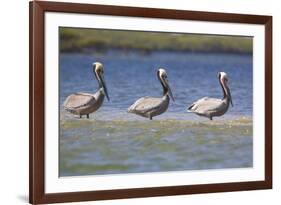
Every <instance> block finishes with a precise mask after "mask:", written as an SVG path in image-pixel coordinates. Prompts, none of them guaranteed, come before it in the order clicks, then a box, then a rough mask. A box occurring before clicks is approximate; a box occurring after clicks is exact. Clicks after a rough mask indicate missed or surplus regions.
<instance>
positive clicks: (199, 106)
mask: <svg viewBox="0 0 281 205" xmlns="http://www.w3.org/2000/svg"><path fill="white" fill-rule="evenodd" d="M218 79H219V82H220V85H221V87H222V91H223V98H222V99H216V98H209V97H204V98H201V99H199V100H198V101H196V102H194V103H193V104H192V105H191V106H189V107H188V108H187V111H188V112H192V113H195V114H197V115H199V116H204V117H207V118H209V119H210V120H212V119H213V117H218V116H222V115H224V114H225V113H226V112H227V110H228V108H229V104H230V103H231V105H232V106H233V104H232V98H231V93H230V90H229V87H228V85H227V82H228V78H227V74H226V73H225V72H219V73H218Z"/></svg>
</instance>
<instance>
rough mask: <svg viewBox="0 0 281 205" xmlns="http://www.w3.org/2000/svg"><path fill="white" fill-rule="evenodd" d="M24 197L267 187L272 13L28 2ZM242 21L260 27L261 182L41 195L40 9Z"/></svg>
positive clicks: (45, 199) (69, 198) (49, 199)
mask: <svg viewBox="0 0 281 205" xmlns="http://www.w3.org/2000/svg"><path fill="white" fill-rule="evenodd" d="M29 9H30V10H29V21H30V30H29V32H30V33H29V43H30V44H29V47H30V50H29V52H30V53H29V63H30V65H29V66H30V71H29V77H30V80H29V83H30V85H29V86H30V88H29V91H30V97H29V101H30V102H29V103H30V104H29V123H30V125H29V126H30V127H29V131H30V139H29V141H30V143H29V147H30V148H29V163H30V164H29V201H30V203H34V204H39V203H55V202H73V201H88V200H104V199H120V198H135V197H152V196H167V195H180V194H196V193H210V192H226V191H240V190H254V189H270V188H272V16H260V15H245V14H243V15H241V14H226V13H213V12H199V11H183V10H168V9H154V8H136V7H119V6H104V5H93V4H75V3H58V2H41V1H33V2H30V4H29ZM48 11H51V12H67V13H84V14H103V15H113V16H131V17H144V18H146V17H151V18H163V19H184V20H197V21H210V22H229V23H248V24H259V25H264V26H265V147H264V148H265V180H264V181H251V182H235V183H220V184H205V185H186V186H169V187H151V188H137V189H119V190H105V191H87V192H71V193H54V194H46V193H45V191H44V184H45V183H44V98H45V93H44V13H45V12H48Z"/></svg>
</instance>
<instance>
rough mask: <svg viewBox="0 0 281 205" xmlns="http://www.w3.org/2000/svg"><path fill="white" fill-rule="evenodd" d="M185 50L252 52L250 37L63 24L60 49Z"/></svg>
mask: <svg viewBox="0 0 281 205" xmlns="http://www.w3.org/2000/svg"><path fill="white" fill-rule="evenodd" d="M110 50H116V51H119V52H120V51H121V52H124V53H126V52H132V51H134V52H138V53H141V54H148V55H149V54H150V53H152V52H155V51H156V52H162V51H163V52H181V53H182V52H184V53H231V54H252V52H253V40H252V38H251V37H241V36H240V37H237V36H236V37H235V36H214V35H198V34H169V33H168V34H167V33H157V32H140V31H115V30H97V29H75V28H60V52H64V53H77V52H81V53H93V52H95V53H106V52H108V51H110Z"/></svg>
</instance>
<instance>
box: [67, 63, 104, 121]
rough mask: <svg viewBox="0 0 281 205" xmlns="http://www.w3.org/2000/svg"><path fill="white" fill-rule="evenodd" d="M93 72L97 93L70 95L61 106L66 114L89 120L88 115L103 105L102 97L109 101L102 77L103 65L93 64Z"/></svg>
mask: <svg viewBox="0 0 281 205" xmlns="http://www.w3.org/2000/svg"><path fill="white" fill-rule="evenodd" d="M93 72H94V74H95V76H96V79H97V80H98V83H99V89H98V91H97V92H96V93H94V94H91V93H81V92H79V93H74V94H71V95H69V96H68V97H67V98H66V100H65V101H64V104H63V106H64V108H65V109H66V110H67V111H68V112H70V113H72V114H74V115H79V116H80V118H81V117H82V116H83V115H87V118H89V114H90V113H93V112H95V111H96V110H98V109H99V108H100V106H101V105H102V103H103V99H104V96H106V98H107V99H108V101H109V97H108V94H107V88H106V84H105V81H104V77H103V65H102V64H101V63H99V62H96V63H93Z"/></svg>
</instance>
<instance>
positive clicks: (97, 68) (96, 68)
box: [93, 62, 109, 101]
mask: <svg viewBox="0 0 281 205" xmlns="http://www.w3.org/2000/svg"><path fill="white" fill-rule="evenodd" d="M93 72H94V74H95V76H96V78H97V80H98V82H99V87H100V88H103V90H104V94H105V96H106V98H107V100H108V101H109V96H108V93H107V88H106V84H105V81H104V77H103V65H102V64H101V63H100V62H95V63H93Z"/></svg>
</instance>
